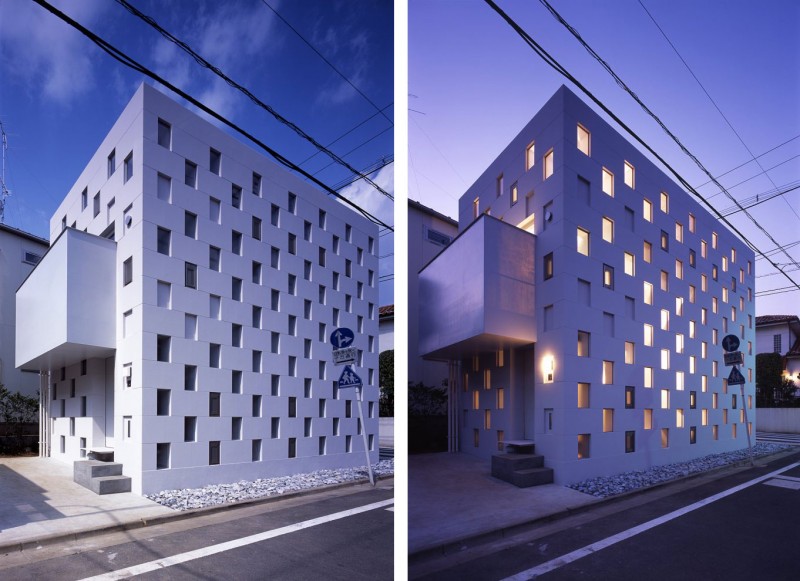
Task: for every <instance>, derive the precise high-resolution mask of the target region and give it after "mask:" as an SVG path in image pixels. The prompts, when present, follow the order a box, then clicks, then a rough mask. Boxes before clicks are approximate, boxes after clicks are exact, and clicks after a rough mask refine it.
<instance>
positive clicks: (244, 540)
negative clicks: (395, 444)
mask: <svg viewBox="0 0 800 581" xmlns="http://www.w3.org/2000/svg"><path fill="white" fill-rule="evenodd" d="M393 507H394V502H393V490H392V489H391V488H390V487H388V486H387V485H386V484H382V485H381V484H379V486H378V488H375V489H372V488H371V487H368V486H366V487H365V486H361V487H358V488H356V489H343V490H338V491H329V492H326V493H322V494H318V495H309V496H304V497H300V498H296V499H288V500H286V501H280V502H276V503H267V504H261V505H250V506H243V507H241V508H236V509H232V510H229V511H225V512H222V513H215V514H212V515H203V516H200V517H193V518H190V519H186V520H183V521H178V522H175V523H168V524H164V525H158V526H154V527H151V528H146V529H139V530H135V531H128V532H127V533H115V534H113V535H109V536H108V537H97V538H94V539H91V540H89V541H84V542H83V544H82V545H81V546H75V545H73V544H71V543H65V544H63V545H56V546H49V547H45V548H43V549H41V550H39V551H37V550H35V549H34V550H31V551H25V552H24V553H27V554H23V553H19V554H9V555H4V556H3V557H2V558H0V579H2V580H3V581H12V580H17V579H20V580H25V581H30V580H31V579H36V580H37V581H38V580H49V579H57V580H59V581H62V580H64V581H66V580H75V579H86V578H92V577H94V576H98V575H103V574H107V573H109V572H114V573H113V574H112V575H111V576H108V577H104V578H109V579H112V578H123V577H128V576H131V575H136V576H137V577H136V578H137V579H170V580H175V579H192V580H196V579H207V580H221V579H236V580H247V579H259V580H260V579H314V580H317V579H347V580H354V579H370V580H373V579H391V578H392V575H393V558H394V547H393V545H394V536H393V526H394V518H393V517H394V513H393Z"/></svg>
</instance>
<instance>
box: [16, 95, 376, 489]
mask: <svg viewBox="0 0 800 581" xmlns="http://www.w3.org/2000/svg"><path fill="white" fill-rule="evenodd" d="M50 240H51V247H50V249H49V251H48V252H47V254H46V255H45V256H44V258H43V259H42V261H41V262H40V263H39V265H38V266H37V267H36V269H35V270H34V271H33V272H32V273H31V274H30V276H29V277H28V279H27V280H26V281H25V283H24V284H23V285H22V286H21V287H20V289H19V290H18V292H17V332H16V338H17V366H18V367H21V368H24V369H31V370H38V371H40V372H41V373H42V374H43V380H42V386H43V390H42V395H41V397H42V404H43V407H44V410H45V415H46V417H47V421H46V424H47V426H46V428H47V429H46V438H45V441H44V442H43V451H44V452H45V453H46V454H49V455H51V456H53V457H56V458H60V459H63V460H67V461H72V460H79V459H81V458H84V457H85V456H86V455H87V453H89V452H91V451H92V450H102V451H104V452H108V451H109V449H110V450H112V451H113V455H114V460H115V462H118V463H122V465H123V473H124V474H125V475H127V476H129V477H130V478H131V479H132V490H133V491H134V492H137V493H140V494H144V493H152V492H156V491H160V490H164V489H169V488H182V487H190V486H200V485H205V484H211V483H221V482H232V481H235V480H238V479H242V478H245V479H253V478H261V477H271V476H277V475H284V474H290V473H298V472H305V471H310V470H315V469H321V468H335V467H342V466H356V465H364V463H365V460H366V458H365V450H364V445H365V444H364V443H363V442H364V440H366V446H367V447H368V449H369V455H370V458H371V459H372V461H373V462H374V461H377V456H378V447H377V433H378V419H377V416H378V403H377V402H378V389H377V382H378V346H377V336H378V312H377V310H378V307H377V304H378V284H377V272H378V230H377V227H376V225H375V224H373V223H372V222H370V221H368V220H367V219H366V218H364V217H362V216H361V215H358V214H356V213H355V212H353V211H352V210H350V209H349V208H347V207H345V206H344V205H343V204H341V203H340V202H338V201H337V200H335V199H334V198H332V197H329V196H328V195H326V194H325V193H322V192H321V191H319V190H317V189H316V188H314V187H312V186H311V185H309V184H308V183H306V182H305V181H303V180H301V179H300V178H298V177H297V176H295V175H293V174H291V173H289V172H288V171H287V170H286V169H284V168H282V167H280V166H278V165H277V164H275V163H273V162H271V161H270V160H268V159H266V158H265V157H263V156H262V155H261V154H259V153H257V152H256V151H254V150H253V149H251V148H249V147H247V146H245V145H244V144H242V143H240V142H239V141H237V140H236V139H234V138H232V137H230V136H229V135H227V134H226V133H224V132H223V131H221V130H219V129H218V128H216V127H214V126H213V125H211V124H210V123H209V122H207V121H206V120H204V119H201V118H200V117H198V116H197V115H196V114H194V113H193V112H191V111H189V110H187V109H185V108H184V107H182V106H181V105H179V104H177V103H175V102H174V101H172V100H171V99H169V98H167V97H166V96H164V95H163V94H161V93H160V92H159V91H157V90H155V89H154V88H152V87H150V86H148V85H142V86H140V88H139V89H138V90H137V92H136V94H135V95H134V97H133V99H132V100H131V102H130V103H129V104H128V106H127V107H126V108H125V110H124V111H123V113H122V115H121V116H120V118H119V119H118V120H117V122H116V123H115V124H114V126H113V128H112V129H111V131H110V132H109V133H108V135H107V136H106V138H105V139H104V140H103V143H102V144H101V145H100V147H99V149H98V150H97V152H96V153H95V155H94V156H93V157H92V159H91V160H90V161H89V163H88V164H87V166H86V168H85V169H84V170H83V172H82V173H81V175H80V177H79V178H78V180H77V182H76V183H75V185H74V186H73V188H72V189H71V190H70V191H69V193H68V194H67V196H66V197H65V198H64V201H63V202H62V203H61V205H60V206H59V208H58V210H57V211H56V213H55V215H54V216H53V217H52V219H51V224H50ZM338 327H348V328H351V329H352V330H353V331H354V332H355V340H354V346H355V347H356V348H357V358H358V359H357V362H356V365H355V370H356V372H357V373H359V375H360V376H361V378H362V379H363V383H364V389H363V410H364V411H363V414H364V425H363V426H362V424H361V421H360V419H359V414H358V401H357V394H356V390H354V389H344V388H343V389H341V390H340V389H339V388H338V384H337V381H336V380H337V379H338V377H339V373H340V372H341V369H342V368H341V367H336V366H334V362H333V356H332V347H331V345H330V343H329V339H328V338H329V336H330V334H331V333H332V332H333V331H334V330H335V329H337V328H338ZM364 436H366V438H364Z"/></svg>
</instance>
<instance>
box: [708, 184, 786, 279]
mask: <svg viewBox="0 0 800 581" xmlns="http://www.w3.org/2000/svg"><path fill="white" fill-rule="evenodd" d="M793 183H794V184H797V182H793ZM798 188H800V185H792V186H791V187H788V186H784V189H783V190H780V189H779V190H777V191H773V192H768V193H766V194H756V195H755V196H753V197H751V198H749V199H747V200H742V202H741V203H743V204H746V205H745V206H744V209H745V210H749V209H750V208H753V207H754V206H758V205H760V204H763V203H764V202H769V201H770V200H774V199H775V198H778V197H781V196H783V195H784V194H788V193H789V192H792V191H794V190H796V189H798ZM762 195H764V196H766V197H764V198H761V196H762ZM741 211H742V210H741V209H736V208H735V207H734V208H728V209H726V210H722V214H723V216H725V217H726V218H727V217H728V216H732V215H734V214H737V213H739V212H741ZM798 269H800V266H798Z"/></svg>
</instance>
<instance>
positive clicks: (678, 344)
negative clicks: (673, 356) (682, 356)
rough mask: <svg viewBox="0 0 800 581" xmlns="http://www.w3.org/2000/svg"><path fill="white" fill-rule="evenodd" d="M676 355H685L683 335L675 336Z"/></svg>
mask: <svg viewBox="0 0 800 581" xmlns="http://www.w3.org/2000/svg"><path fill="white" fill-rule="evenodd" d="M675 353H683V333H676V334H675Z"/></svg>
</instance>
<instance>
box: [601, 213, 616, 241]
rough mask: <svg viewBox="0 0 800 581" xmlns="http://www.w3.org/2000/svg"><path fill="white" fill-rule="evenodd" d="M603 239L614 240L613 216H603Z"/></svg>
mask: <svg viewBox="0 0 800 581" xmlns="http://www.w3.org/2000/svg"><path fill="white" fill-rule="evenodd" d="M603 240H605V241H606V242H614V220H612V219H611V218H605V217H604V218H603Z"/></svg>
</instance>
